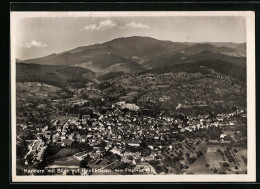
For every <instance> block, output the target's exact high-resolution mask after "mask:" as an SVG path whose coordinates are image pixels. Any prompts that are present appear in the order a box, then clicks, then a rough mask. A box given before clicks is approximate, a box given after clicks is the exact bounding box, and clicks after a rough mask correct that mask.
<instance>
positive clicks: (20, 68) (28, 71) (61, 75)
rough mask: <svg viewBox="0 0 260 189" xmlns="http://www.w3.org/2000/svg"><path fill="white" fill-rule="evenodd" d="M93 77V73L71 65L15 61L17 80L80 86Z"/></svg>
mask: <svg viewBox="0 0 260 189" xmlns="http://www.w3.org/2000/svg"><path fill="white" fill-rule="evenodd" d="M93 78H95V73H93V72H92V71H90V70H87V69H84V68H78V67H73V66H54V65H39V64H25V63H16V81H17V82H42V83H46V84H50V85H54V86H58V87H65V86H70V87H80V86H84V84H85V83H86V82H87V81H91V80H92V79H93Z"/></svg>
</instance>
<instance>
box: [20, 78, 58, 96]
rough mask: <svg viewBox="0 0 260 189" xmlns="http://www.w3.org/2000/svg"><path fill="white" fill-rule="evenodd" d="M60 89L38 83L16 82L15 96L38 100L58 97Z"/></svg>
mask: <svg viewBox="0 0 260 189" xmlns="http://www.w3.org/2000/svg"><path fill="white" fill-rule="evenodd" d="M60 92H61V88H58V87H54V86H51V85H46V84H42V83H38V82H17V83H16V94H17V97H18V98H39V99H47V98H49V97H59V95H60Z"/></svg>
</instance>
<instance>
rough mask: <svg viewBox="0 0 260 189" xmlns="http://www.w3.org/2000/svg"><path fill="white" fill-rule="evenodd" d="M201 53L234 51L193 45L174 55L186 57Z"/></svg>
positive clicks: (225, 48) (227, 48) (207, 45)
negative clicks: (180, 54)
mask: <svg viewBox="0 0 260 189" xmlns="http://www.w3.org/2000/svg"><path fill="white" fill-rule="evenodd" d="M203 51H211V52H213V53H235V52H236V50H235V49H232V48H229V47H217V46H214V45H210V44H195V45H192V46H190V47H187V48H184V49H181V50H178V51H176V52H175V53H185V54H186V55H194V54H198V53H201V52H203Z"/></svg>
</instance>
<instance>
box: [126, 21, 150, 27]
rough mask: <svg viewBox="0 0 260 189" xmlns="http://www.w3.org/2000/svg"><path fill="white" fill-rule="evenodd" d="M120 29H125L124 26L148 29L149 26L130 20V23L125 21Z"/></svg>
mask: <svg viewBox="0 0 260 189" xmlns="http://www.w3.org/2000/svg"><path fill="white" fill-rule="evenodd" d="M121 28H122V29H125V28H143V29H149V28H150V26H148V25H146V24H143V23H141V22H130V23H127V24H126V25H125V26H124V27H121Z"/></svg>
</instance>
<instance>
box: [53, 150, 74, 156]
mask: <svg viewBox="0 0 260 189" xmlns="http://www.w3.org/2000/svg"><path fill="white" fill-rule="evenodd" d="M77 152H78V149H71V148H63V149H61V150H59V151H58V152H57V153H56V154H55V155H54V156H53V157H54V158H62V157H66V156H70V155H72V154H75V153H77Z"/></svg>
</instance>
